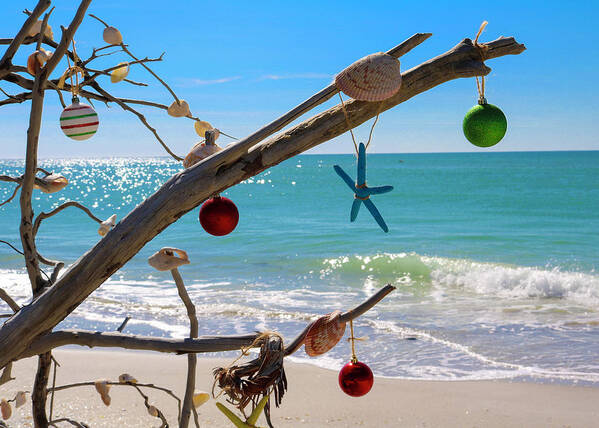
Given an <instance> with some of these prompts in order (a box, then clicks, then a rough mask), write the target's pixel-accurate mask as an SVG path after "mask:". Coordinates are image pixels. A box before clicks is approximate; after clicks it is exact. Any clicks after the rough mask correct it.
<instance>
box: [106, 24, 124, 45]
mask: <svg viewBox="0 0 599 428" xmlns="http://www.w3.org/2000/svg"><path fill="white" fill-rule="evenodd" d="M102 38H103V39H104V41H105V42H106V43H108V44H109V45H120V44H121V43H123V36H122V35H121V32H120V31H119V30H117V29H116V28H114V27H106V28H104V32H103V33H102Z"/></svg>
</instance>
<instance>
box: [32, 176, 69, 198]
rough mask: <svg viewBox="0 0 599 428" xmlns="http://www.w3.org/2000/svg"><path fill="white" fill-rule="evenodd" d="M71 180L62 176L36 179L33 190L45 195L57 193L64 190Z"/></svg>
mask: <svg viewBox="0 0 599 428" xmlns="http://www.w3.org/2000/svg"><path fill="white" fill-rule="evenodd" d="M67 184H69V180H67V179H66V177H64V176H62V175H60V174H50V175H46V176H45V177H42V178H36V180H35V182H34V184H33V188H34V189H38V190H41V191H42V192H44V193H56V192H58V191H60V190H62V189H64V188H65V187H66V186H67Z"/></svg>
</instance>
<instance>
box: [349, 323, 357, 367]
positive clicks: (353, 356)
mask: <svg viewBox="0 0 599 428" xmlns="http://www.w3.org/2000/svg"><path fill="white" fill-rule="evenodd" d="M349 330H350V333H351V336H350V338H349V340H350V342H351V361H352V363H357V362H358V357H356V346H355V341H356V338H355V337H354V322H353V320H349Z"/></svg>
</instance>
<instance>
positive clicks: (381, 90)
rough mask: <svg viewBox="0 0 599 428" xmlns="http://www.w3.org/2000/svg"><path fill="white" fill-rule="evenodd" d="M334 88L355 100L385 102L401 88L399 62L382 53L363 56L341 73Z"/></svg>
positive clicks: (336, 78)
mask: <svg viewBox="0 0 599 428" xmlns="http://www.w3.org/2000/svg"><path fill="white" fill-rule="evenodd" d="M335 86H337V88H338V89H339V90H340V91H342V92H343V93H344V94H346V95H348V96H350V97H352V98H355V99H356V100H361V101H382V100H385V99H387V98H389V97H392V96H393V95H395V94H396V93H397V91H399V88H400V87H401V70H400V64H399V60H398V59H396V58H394V57H392V56H391V55H389V54H386V53H383V52H377V53H374V54H371V55H368V56H365V57H364V58H362V59H359V60H358V61H356V62H354V63H353V64H352V65H350V66H349V67H347V68H346V69H344V70H343V71H341V73H339V74H338V75H337V76H336V77H335Z"/></svg>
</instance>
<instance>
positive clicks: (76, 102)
mask: <svg viewBox="0 0 599 428" xmlns="http://www.w3.org/2000/svg"><path fill="white" fill-rule="evenodd" d="M71 102H72V103H73V104H79V97H78V96H77V95H73V98H72V99H71Z"/></svg>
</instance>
